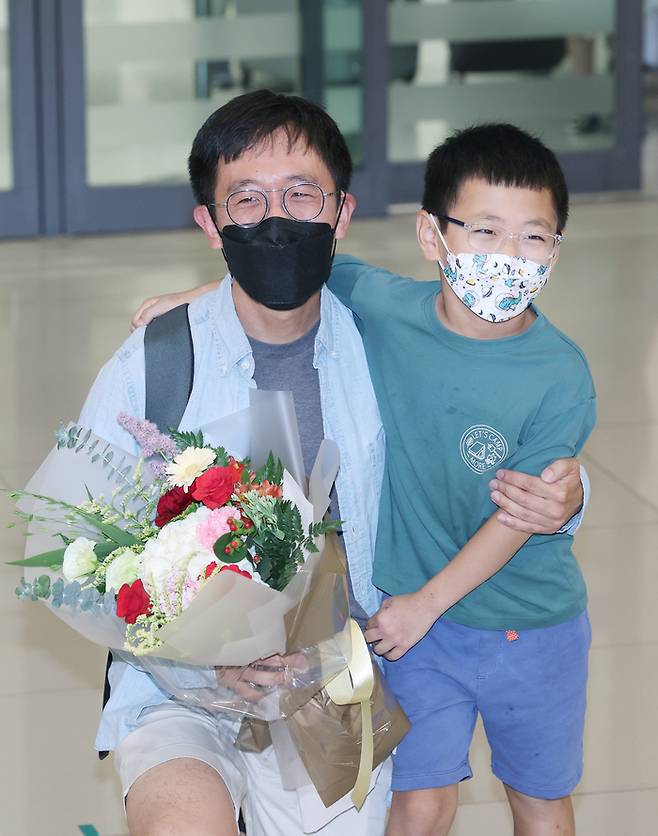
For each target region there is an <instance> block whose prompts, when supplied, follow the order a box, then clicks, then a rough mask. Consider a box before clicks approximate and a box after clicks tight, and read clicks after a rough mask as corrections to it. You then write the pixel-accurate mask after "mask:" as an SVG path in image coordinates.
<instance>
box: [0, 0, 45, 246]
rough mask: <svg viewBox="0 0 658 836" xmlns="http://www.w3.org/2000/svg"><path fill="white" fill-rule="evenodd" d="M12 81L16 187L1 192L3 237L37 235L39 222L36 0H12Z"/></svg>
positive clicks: (10, 91) (10, 55)
mask: <svg viewBox="0 0 658 836" xmlns="http://www.w3.org/2000/svg"><path fill="white" fill-rule="evenodd" d="M8 8H9V38H8V48H9V79H10V89H9V95H10V103H9V107H10V119H11V143H12V167H13V186H12V188H11V189H10V190H8V191H1V192H0V237H6V238H12V237H15V236H19V235H36V234H37V233H38V232H39V230H40V222H39V209H40V207H39V202H38V193H39V188H38V186H39V180H40V172H39V170H38V165H37V160H38V156H37V150H38V146H39V142H38V137H37V130H38V122H37V96H36V91H37V65H36V55H35V44H34V34H33V33H34V28H35V12H36V10H35V4H34V2H33V0H9V7H8Z"/></svg>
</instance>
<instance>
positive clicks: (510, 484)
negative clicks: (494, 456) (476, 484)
mask: <svg viewBox="0 0 658 836" xmlns="http://www.w3.org/2000/svg"><path fill="white" fill-rule="evenodd" d="M489 487H490V488H491V499H492V501H493V502H495V503H496V505H498V507H499V508H500V509H501V512H502V513H500V514H497V515H496V519H497V520H498V521H499V522H501V523H502V524H503V525H506V526H507V527H508V528H513V529H515V530H516V531H524V532H526V533H529V534H555V532H556V531H559V530H560V529H561V528H562V526H563V525H564V524H565V523H566V522H568V521H569V520H570V519H571V518H572V517H573V515H574V514H576V513H578V511H579V510H580V509H581V508H582V505H583V486H582V483H581V481H580V464H579V463H578V459H558V461H556V462H553V464H551V465H549V466H548V467H547V468H546V469H545V470H544V471H543V473H542V474H541V476H530V475H528V474H527V473H518V472H516V471H514V470H499V471H497V473H496V478H495V479H493V480H492V481H491V482H490V483H489Z"/></svg>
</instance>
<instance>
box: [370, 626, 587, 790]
mask: <svg viewBox="0 0 658 836" xmlns="http://www.w3.org/2000/svg"><path fill="white" fill-rule="evenodd" d="M591 638H592V632H591V627H590V623H589V618H588V616H587V612H583V613H581V614H580V615H579V616H577V617H576V618H574V619H572V620H571V621H567V622H565V623H564V624H558V625H557V626H555V627H544V628H541V629H537V630H523V631H519V632H518V633H509V632H505V631H494V630H477V629H473V628H472V627H464V626H463V625H461V624H456V623H455V622H452V621H446V620H441V621H437V622H436V623H435V624H434V625H433V627H432V628H431V630H430V631H429V633H427V635H426V636H424V637H423V638H422V639H421V640H420V641H419V642H418V644H416V645H415V646H414V647H412V648H411V650H409V651H407V653H406V654H405V655H404V656H403V657H402V658H401V659H399V660H397V661H396V662H388V661H385V670H386V679H387V681H388V683H389V685H390V686H391V689H392V690H393V692H394V694H395V696H396V697H397V699H398V701H399V702H400V705H401V706H402V708H403V709H404V710H405V712H406V714H407V717H408V718H409V720H410V722H411V730H410V731H409V733H408V734H407V736H406V737H405V738H404V739H403V740H402V742H401V743H400V744H399V746H398V748H397V751H396V753H395V754H394V756H393V783H392V788H393V789H394V790H402V791H404V790H419V789H429V788H432V787H444V786H449V785H450V784H456V783H457V782H458V781H463V780H464V779H466V778H470V777H471V775H472V772H471V768H470V764H469V760H468V750H469V748H470V744H471V739H472V737H473V729H474V728H475V721H476V719H477V714H478V712H479V713H480V714H481V715H482V720H483V723H484V728H485V731H486V734H487V738H488V740H489V745H490V746H491V750H492V759H491V768H492V770H493V773H494V774H495V775H496V776H497V777H498V778H499V779H500V780H501V781H503V783H505V784H507V785H508V786H510V787H511V788H512V789H514V790H517V791H518V792H521V793H524V794H525V795H530V796H533V797H534V798H548V799H550V798H562V797H564V796H567V795H569V794H570V793H571V792H572V791H573V789H574V787H575V786H576V784H577V783H578V781H579V780H580V776H581V774H582V769H583V728H584V723H585V703H586V687H587V658H588V653H589V647H590V643H591Z"/></svg>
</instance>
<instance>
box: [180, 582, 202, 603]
mask: <svg viewBox="0 0 658 836" xmlns="http://www.w3.org/2000/svg"><path fill="white" fill-rule="evenodd" d="M200 586H201V580H200V579H198V580H196V581H193V580H192V578H190V577H186V578H185V582H184V583H183V594H182V600H181V604H182V606H183V609H184V610H186V609H187V608H188V607H189V606H190V604H191V603H192V601H193V600H194V599H195V598H196V594H197V592H198V591H199V587H200Z"/></svg>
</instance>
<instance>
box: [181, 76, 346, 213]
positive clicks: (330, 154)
mask: <svg viewBox="0 0 658 836" xmlns="http://www.w3.org/2000/svg"><path fill="white" fill-rule="evenodd" d="M280 130H283V131H285V132H286V134H287V137H288V142H289V144H290V147H292V146H293V145H294V144H295V143H296V142H298V141H301V142H302V143H304V145H305V146H306V147H307V148H311V149H313V150H314V151H315V152H316V153H317V154H318V155H319V156H320V158H321V159H322V160H323V162H324V163H325V165H326V166H327V168H328V169H329V172H330V174H331V176H332V178H333V180H334V183H335V187H336V188H337V189H340V190H341V191H343V192H346V191H347V190H348V189H349V186H350V180H351V179H352V157H351V156H350V152H349V150H348V148H347V144H346V142H345V138H344V137H343V135H342V134H341V132H340V130H339V128H338V125H336V123H335V122H334V120H333V119H332V118H331V116H329V114H328V113H327V112H326V111H325V110H324V109H323V108H322V107H320V105H318V104H315V102H312V101H309V100H308V99H303V98H301V96H288V95H285V94H283V93H273V92H272V91H271V90H254V91H253V92H251V93H244V94H243V95H241V96H237V97H236V98H234V99H231V101H230V102H227V103H226V104H225V105H223V106H222V107H220V108H219V109H218V110H216V111H215V112H214V113H213V114H211V115H210V116H209V117H208V119H206V121H205V122H204V124H203V125H202V126H201V128H200V129H199V131H198V133H197V135H196V137H195V139H194V143H193V144H192V151H191V152H190V157H189V160H188V170H189V174H190V182H191V184H192V190H193V191H194V196H195V197H196V199H197V202H198V203H201V204H206V205H208V204H210V203H213V201H214V200H215V185H216V181H217V166H218V165H219V164H221V163H230V162H233V161H234V160H237V159H238V158H239V157H240V156H242V154H244V153H245V151H248V150H250V149H252V148H256V147H258V146H259V145H261V144H262V143H263V142H266V141H268V140H269V139H271V138H272V136H273V134H275V133H276V132H277V131H280ZM211 209H212V207H211Z"/></svg>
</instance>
